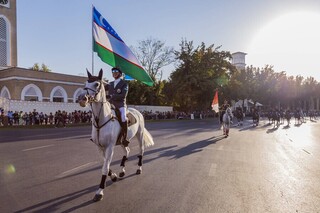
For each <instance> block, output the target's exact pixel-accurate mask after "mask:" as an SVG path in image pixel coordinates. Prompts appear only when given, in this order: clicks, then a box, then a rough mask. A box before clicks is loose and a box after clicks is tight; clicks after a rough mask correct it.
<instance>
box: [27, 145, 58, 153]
mask: <svg viewBox="0 0 320 213" xmlns="http://www.w3.org/2000/svg"><path fill="white" fill-rule="evenodd" d="M51 146H54V144H51V145H47V146H38V147H33V148H30V149H24V150H22V151H23V152H26V151H32V150H36V149H43V148H47V147H51Z"/></svg>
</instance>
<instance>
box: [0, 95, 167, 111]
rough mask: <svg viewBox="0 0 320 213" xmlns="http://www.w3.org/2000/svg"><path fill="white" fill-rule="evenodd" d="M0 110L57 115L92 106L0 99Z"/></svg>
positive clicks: (153, 108) (156, 108) (144, 108)
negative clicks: (57, 112)
mask: <svg viewBox="0 0 320 213" xmlns="http://www.w3.org/2000/svg"><path fill="white" fill-rule="evenodd" d="M129 107H132V108H135V109H137V110H139V111H141V112H142V111H152V112H168V111H169V112H172V111H173V107H170V106H146V105H129ZM0 108H2V109H4V112H5V114H7V112H8V111H13V112H15V111H18V112H20V111H23V112H33V111H34V109H35V110H36V111H37V112H43V113H46V114H49V113H50V112H52V113H55V112H56V111H58V110H61V111H66V112H74V111H75V110H77V111H78V110H81V111H89V110H90V106H89V105H88V106H86V107H85V108H83V107H81V106H80V105H79V104H78V103H62V102H40V101H18V100H8V99H6V98H3V97H0Z"/></svg>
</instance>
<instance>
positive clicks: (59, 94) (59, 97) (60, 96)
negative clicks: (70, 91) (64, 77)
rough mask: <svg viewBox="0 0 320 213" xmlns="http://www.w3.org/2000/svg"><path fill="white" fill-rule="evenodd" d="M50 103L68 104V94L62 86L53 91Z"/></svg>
mask: <svg viewBox="0 0 320 213" xmlns="http://www.w3.org/2000/svg"><path fill="white" fill-rule="evenodd" d="M50 101H51V102H65V103H67V102H68V95H67V92H66V91H65V90H64V89H63V88H62V87H61V86H56V87H55V88H53V89H52V91H51V94H50Z"/></svg>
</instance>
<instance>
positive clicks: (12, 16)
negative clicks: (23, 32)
mask: <svg viewBox="0 0 320 213" xmlns="http://www.w3.org/2000/svg"><path fill="white" fill-rule="evenodd" d="M16 6H17V3H16V0H1V1H0V69H1V68H3V67H16V66H17V61H18V59H17V13H16Z"/></svg>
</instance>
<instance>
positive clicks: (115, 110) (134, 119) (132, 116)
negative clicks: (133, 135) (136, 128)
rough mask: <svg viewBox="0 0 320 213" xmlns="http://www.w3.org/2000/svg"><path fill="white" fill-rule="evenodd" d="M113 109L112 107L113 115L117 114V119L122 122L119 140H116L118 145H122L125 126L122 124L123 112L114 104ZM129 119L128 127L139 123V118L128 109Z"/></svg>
mask: <svg viewBox="0 0 320 213" xmlns="http://www.w3.org/2000/svg"><path fill="white" fill-rule="evenodd" d="M111 109H112V113H113V115H115V117H116V119H117V121H118V122H119V124H120V127H121V131H120V133H119V135H118V138H117V142H116V145H121V144H122V142H121V141H122V135H123V128H122V126H121V123H120V122H121V113H120V110H119V109H118V108H115V107H114V105H112V106H111ZM126 116H127V120H128V128H129V127H130V126H132V125H133V124H135V123H137V119H136V118H135V117H134V115H132V113H131V112H130V111H129V110H128V111H127V114H126Z"/></svg>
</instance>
